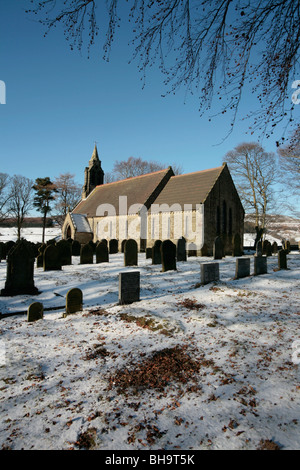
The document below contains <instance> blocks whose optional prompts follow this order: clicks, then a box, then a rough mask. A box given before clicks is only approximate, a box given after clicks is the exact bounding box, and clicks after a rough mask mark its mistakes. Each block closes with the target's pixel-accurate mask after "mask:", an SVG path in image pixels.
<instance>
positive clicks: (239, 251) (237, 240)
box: [232, 233, 243, 256]
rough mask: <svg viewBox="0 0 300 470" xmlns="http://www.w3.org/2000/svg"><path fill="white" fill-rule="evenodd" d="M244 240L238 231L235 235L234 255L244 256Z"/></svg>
mask: <svg viewBox="0 0 300 470" xmlns="http://www.w3.org/2000/svg"><path fill="white" fill-rule="evenodd" d="M242 254H243V251H242V241H241V236H240V234H239V233H236V234H235V235H234V237H233V253H232V255H233V256H242Z"/></svg>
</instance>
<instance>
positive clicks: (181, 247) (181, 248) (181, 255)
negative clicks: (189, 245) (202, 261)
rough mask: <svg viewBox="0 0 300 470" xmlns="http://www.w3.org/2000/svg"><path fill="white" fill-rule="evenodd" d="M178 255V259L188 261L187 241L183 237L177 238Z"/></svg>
mask: <svg viewBox="0 0 300 470" xmlns="http://www.w3.org/2000/svg"><path fill="white" fill-rule="evenodd" d="M176 257H177V261H186V241H185V238H183V237H181V238H179V239H178V240H177V250H176Z"/></svg>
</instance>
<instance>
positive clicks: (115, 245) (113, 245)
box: [109, 238, 119, 254]
mask: <svg viewBox="0 0 300 470" xmlns="http://www.w3.org/2000/svg"><path fill="white" fill-rule="evenodd" d="M118 251H119V242H118V240H116V239H115V238H112V239H111V240H109V253H110V254H114V253H118Z"/></svg>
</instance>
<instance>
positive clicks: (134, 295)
mask: <svg viewBox="0 0 300 470" xmlns="http://www.w3.org/2000/svg"><path fill="white" fill-rule="evenodd" d="M139 300H140V272H139V271H133V272H130V273H119V304H120V305H123V304H131V303H132V302H138V301H139Z"/></svg>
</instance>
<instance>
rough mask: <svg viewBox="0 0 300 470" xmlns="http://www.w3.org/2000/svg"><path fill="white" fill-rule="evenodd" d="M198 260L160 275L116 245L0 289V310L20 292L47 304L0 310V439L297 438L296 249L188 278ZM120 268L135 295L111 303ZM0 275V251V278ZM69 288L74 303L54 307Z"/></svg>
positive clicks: (173, 442)
mask: <svg viewBox="0 0 300 470" xmlns="http://www.w3.org/2000/svg"><path fill="white" fill-rule="evenodd" d="M0 231H1V230H0ZM50 238H51V237H50ZM206 261H212V260H211V258H195V257H191V258H188V261H187V262H185V263H184V262H180V263H177V271H169V272H166V273H162V272H160V269H161V267H160V266H152V265H151V261H150V260H146V259H145V255H144V254H139V265H138V267H135V268H125V267H124V266H123V256H122V254H116V255H110V262H109V263H104V264H98V265H97V264H93V265H79V259H78V258H77V257H73V264H72V266H64V267H63V269H62V271H60V272H44V271H43V269H42V268H38V269H37V268H35V285H36V287H38V289H39V290H40V291H41V293H40V295H38V296H35V297H32V298H30V297H29V296H17V297H10V298H9V297H1V298H0V311H1V312H2V313H9V312H13V311H24V312H25V311H26V309H27V307H28V306H29V305H30V303H31V302H33V301H39V302H42V303H43V305H44V308H45V309H46V308H49V307H57V310H49V311H48V310H45V312H44V318H43V319H42V320H39V321H37V322H35V323H28V322H27V318H26V315H16V316H9V317H5V318H2V319H1V320H0V390H1V395H0V448H1V447H2V448H5V449H9V448H10V449H80V448H91V449H103V450H131V451H133V450H157V449H165V450H177V451H180V450H181V451H182V450H196V449H199V450H202V449H258V448H271V449H272V448H280V449H284V450H287V449H299V448H300V369H299V368H300V364H299V362H300V360H299V356H300V325H299V323H300V289H299V287H300V254H299V253H298V252H292V253H291V254H289V256H288V268H289V269H288V270H286V271H278V270H277V258H276V257H275V256H273V257H272V258H268V274H265V275H261V276H256V277H254V276H250V277H248V278H244V279H240V280H234V279H233V277H234V273H235V258H232V257H226V258H224V259H223V260H221V261H219V264H220V281H219V282H218V283H213V284H208V285H206V286H200V285H199V282H200V263H202V262H206ZM132 270H139V271H140V275H141V293H140V301H139V302H136V303H134V304H131V305H127V306H120V305H118V273H119V272H124V271H132ZM251 272H253V260H251ZM5 277H6V263H5V262H3V261H2V262H1V263H0V289H2V288H3V287H4V283H5ZM71 287H79V288H81V289H82V291H83V302H84V305H83V307H84V310H83V311H82V312H79V313H76V314H73V315H69V316H67V317H66V318H64V317H63V313H64V308H63V307H64V303H65V296H66V293H67V291H68V290H69V289H70V288H71ZM60 307H62V308H60ZM138 319H139V321H138ZM297 342H298V344H297ZM166 348H167V349H166ZM159 351H160V352H162V353H163V354H162V355H161V356H160V358H161V363H160V364H158V363H157V362H155V361H154V358H155V353H157V352H159ZM174 351H177V355H173V356H172V355H171V354H170V352H174ZM174 357H175V359H174ZM172 358H173V359H172ZM172 360H173V363H172ZM168 361H169V362H168ZM170 361H171V362H170ZM189 361H190V363H189ZM186 365H187V367H185V366H186ZM164 367H165V368H164ZM176 367H177V369H178V370H177V375H176V373H175V372H176ZM120 371H121V372H122V373H121V372H120ZM174 371H175V372H174ZM180 374H181V375H180ZM187 377H188V380H186V379H187ZM137 378H139V379H140V382H139V385H140V388H137V387H136V386H135V384H136V382H135V380H136V379H137ZM122 380H123V382H122ZM130 380H132V384H131V385H132V387H130V383H131V382H130ZM122 384H123V388H122V387H121V385H122ZM159 384H163V386H161V387H159Z"/></svg>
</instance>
